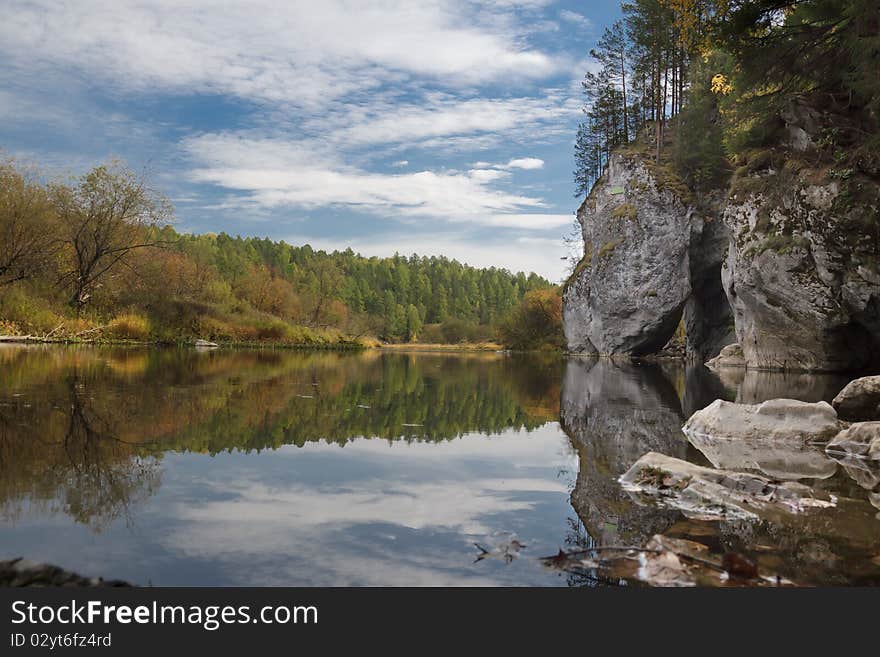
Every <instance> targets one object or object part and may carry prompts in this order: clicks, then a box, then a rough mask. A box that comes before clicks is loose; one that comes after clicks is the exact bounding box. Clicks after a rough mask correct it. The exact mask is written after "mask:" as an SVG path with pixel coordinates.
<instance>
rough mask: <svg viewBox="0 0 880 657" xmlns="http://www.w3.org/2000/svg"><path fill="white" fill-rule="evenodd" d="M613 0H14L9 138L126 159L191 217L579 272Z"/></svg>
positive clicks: (30, 145) (221, 227) (62, 154)
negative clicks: (591, 138)
mask: <svg viewBox="0 0 880 657" xmlns="http://www.w3.org/2000/svg"><path fill="white" fill-rule="evenodd" d="M618 14H619V8H618V3H617V2H616V1H611V0H602V1H601V2H566V1H557V2H554V1H553V0H486V1H483V2H475V1H470V0H425V1H417V0H381V1H380V0H376V1H371V0H359V1H351V0H321V1H320V2H318V1H316V0H304V1H301V0H283V1H277V2H268V1H266V2H259V3H258V2H239V1H235V0H224V1H222V2H220V1H208V0H151V1H149V2H147V1H134V0H113V1H106V2H99V1H97V0H96V1H92V0H76V1H75V2H60V1H59V0H27V1H24V0H22V1H19V0H3V21H0V58H2V66H0V151H2V153H3V154H5V155H6V156H12V157H14V158H16V159H18V160H20V161H22V162H25V163H28V164H31V165H36V166H38V167H39V168H40V169H41V170H43V171H44V172H45V173H46V175H49V176H66V175H78V174H80V173H82V172H84V171H86V170H88V169H89V168H91V167H93V166H95V165H97V164H101V163H103V162H107V161H108V160H111V159H122V160H124V161H125V162H126V163H127V164H128V165H129V166H130V167H132V168H133V169H134V170H136V171H139V172H144V174H145V175H146V176H147V177H148V179H149V180H150V181H151V183H152V185H153V186H154V187H156V188H158V189H159V190H161V191H162V192H163V193H164V194H165V195H166V196H168V198H170V199H171V201H172V202H173V204H174V207H175V215H176V224H175V225H176V228H177V229H178V230H181V231H185V232H195V233H203V232H220V231H225V232H227V233H230V234H240V235H243V236H246V235H253V236H259V237H264V236H268V237H270V238H272V239H277V240H281V239H283V240H285V241H287V242H288V243H291V244H305V243H308V244H311V245H312V246H313V247H314V248H320V249H326V250H332V249H340V250H343V249H345V248H348V247H351V248H352V249H354V250H355V251H358V252H360V253H363V254H365V255H378V256H388V255H393V254H394V253H395V252H399V253H401V254H406V255H409V254H411V253H418V254H420V255H445V256H447V257H450V258H455V259H457V260H459V261H462V262H466V263H468V264H472V265H475V266H496V267H504V268H506V269H510V270H512V271H519V270H524V271H535V272H537V273H539V274H541V275H543V276H546V277H548V278H550V279H551V280H554V281H558V280H560V279H561V278H562V277H563V276H564V275H565V272H566V271H567V269H568V267H569V264H568V263H569V261H568V260H564V259H563V257H564V256H567V255H569V257H570V254H569V251H570V248H571V247H569V246H566V244H565V241H564V238H565V237H566V236H567V235H571V234H572V226H573V222H574V211H575V210H576V208H577V206H578V204H579V200H578V199H576V198H575V197H574V196H573V192H574V184H573V182H572V170H573V167H574V164H573V144H574V137H575V132H576V127H577V123H578V121H579V119H580V115H581V106H582V104H583V98H582V95H581V87H580V80H581V79H582V78H583V76H584V73H585V72H586V71H587V70H588V67H589V66H590V64H589V61H588V58H587V53H588V52H589V49H590V48H591V47H592V46H593V44H594V42H595V40H596V38H597V37H598V36H599V35H600V34H601V31H602V29H604V27H605V26H607V25H609V24H610V23H611V22H612V21H613V20H615V19H616V18H617V16H618Z"/></svg>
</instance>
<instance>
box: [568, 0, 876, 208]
mask: <svg viewBox="0 0 880 657" xmlns="http://www.w3.org/2000/svg"><path fill="white" fill-rule="evenodd" d="M621 8H622V12H623V18H622V19H621V20H620V21H618V22H616V23H615V24H614V25H612V26H611V27H609V28H607V29H606V30H605V32H604V34H603V35H602V37H601V39H600V40H599V41H598V43H597V46H596V48H594V49H593V50H592V51H591V55H592V57H593V59H594V60H595V62H596V63H597V64H598V70H597V72H595V73H589V74H587V75H586V77H585V79H584V81H583V91H584V94H585V105H584V120H583V121H582V122H581V124H580V126H579V130H578V134H577V140H576V146H575V162H576V166H575V171H574V180H575V188H576V194H577V195H579V196H580V195H583V194H586V193H589V191H590V190H591V188H592V186H593V184H594V183H595V182H596V180H597V179H598V178H599V176H600V175H601V174H602V171H603V169H604V167H605V164H606V163H607V161H608V158H609V156H610V154H611V152H612V151H613V150H614V149H615V148H621V147H629V145H630V144H631V143H633V142H635V141H636V140H637V138H638V141H639V145H640V148H643V149H645V150H649V154H650V156H651V158H652V159H653V161H654V163H655V165H662V166H665V168H663V169H662V170H661V171H660V172H659V173H665V174H667V177H668V178H670V179H671V180H672V182H676V183H684V184H685V185H686V186H687V187H688V188H689V189H690V190H695V191H700V190H701V189H708V188H717V187H720V186H722V185H723V183H726V182H727V181H728V180H729V178H730V177H731V176H732V175H734V174H737V175H738V174H740V173H742V174H747V173H749V172H750V171H752V170H754V169H755V167H756V166H757V167H760V166H764V165H766V164H767V161H768V158H770V157H772V152H771V149H772V147H773V146H774V145H775V144H777V143H778V142H779V141H780V133H781V132H782V131H783V130H784V126H785V124H784V120H783V118H784V115H785V114H786V112H791V111H797V110H795V109H794V108H793V103H794V101H796V103H797V105H798V106H799V107H800V108H801V110H800V111H812V112H815V113H817V114H820V115H822V116H823V117H824V123H823V125H822V126H817V130H819V131H820V132H821V135H819V139H818V142H819V145H820V148H819V149H818V152H817V156H818V157H819V158H820V159H821V160H822V161H823V162H824V163H827V164H828V165H829V166H830V167H831V173H832V175H834V176H835V177H837V178H839V179H841V180H842V181H844V182H847V181H853V180H854V179H855V178H856V177H857V176H858V175H865V176H869V177H873V178H876V177H877V176H878V175H880V129H878V119H880V117H878V110H880V106H878V103H880V73H878V72H880V5H878V3H877V2H876V0H632V1H630V2H624V3H623V4H622V5H621ZM804 108H806V109H804ZM646 145H647V148H645V147H646ZM646 154H648V153H646ZM781 164H783V163H780V165H781ZM814 164H815V163H814Z"/></svg>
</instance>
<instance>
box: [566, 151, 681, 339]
mask: <svg viewBox="0 0 880 657" xmlns="http://www.w3.org/2000/svg"><path fill="white" fill-rule="evenodd" d="M693 220H694V218H693V212H692V211H691V210H690V209H689V207H688V206H687V205H686V204H685V202H683V201H682V199H681V198H680V197H679V196H678V195H676V194H675V193H674V192H673V191H670V190H669V189H665V188H664V187H663V186H661V185H658V183H657V181H656V179H655V177H654V175H653V174H652V172H651V171H650V170H649V168H648V166H647V164H646V163H645V162H644V161H643V160H642V159H641V158H640V157H639V156H635V155H625V154H623V153H615V154H613V155H612V156H611V159H610V161H609V163H608V166H607V168H606V171H605V173H604V174H603V176H602V178H601V179H600V181H599V182H598V183H597V184H596V185H595V186H594V187H593V190H592V191H591V193H590V195H589V196H588V197H587V199H586V200H585V201H584V203H583V204H582V205H581V207H580V209H579V210H578V221H579V222H580V224H581V228H582V230H583V238H584V257H583V259H582V260H581V262H580V263H579V265H578V268H577V269H576V271H575V273H574V274H573V275H572V277H571V279H570V280H569V282H568V283H567V285H566V288H565V291H564V293H563V322H564V327H565V334H566V338H567V341H568V347H569V351H572V352H574V353H587V354H595V353H601V354H609V355H615V354H621V355H634V356H639V355H645V354H651V353H655V352H657V351H659V350H660V349H662V348H663V346H664V345H665V344H666V343H667V342H668V341H669V339H670V338H671V337H672V335H673V334H674V333H675V329H676V328H677V327H678V324H679V322H680V320H681V317H682V312H683V310H684V306H685V303H686V302H687V300H688V298H689V297H690V294H691V284H690V260H689V244H690V236H691V224H692V222H693Z"/></svg>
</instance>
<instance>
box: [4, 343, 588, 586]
mask: <svg viewBox="0 0 880 657" xmlns="http://www.w3.org/2000/svg"><path fill="white" fill-rule="evenodd" d="M561 367H562V361H561V360H560V359H558V358H549V359H548V358H540V359H535V358H508V357H503V356H500V355H495V354H488V355H476V356H473V357H464V358H463V357H450V356H445V355H431V354H420V355H401V354H381V353H378V352H367V353H364V354H354V355H352V354H337V353H309V354H300V353H292V352H259V351H250V352H231V353H229V352H211V353H198V352H194V351H189V350H168V351H142V350H105V349H21V348H17V349H4V350H2V351H0V372H2V374H3V376H2V377H0V432H2V433H0V444H2V448H0V480H2V482H3V488H2V490H0V492H2V498H0V506H2V509H3V519H4V523H3V525H2V526H0V536H2V543H3V545H4V551H10V552H11V554H10V556H13V554H15V555H18V554H24V555H27V556H28V557H29V558H32V559H39V560H46V561H50V562H54V563H60V564H62V565H64V566H66V567H69V568H72V569H75V570H79V571H81V572H85V573H93V574H104V575H108V576H109V575H111V574H112V575H113V576H116V577H123V578H127V579H129V580H132V581H135V582H140V583H147V582H152V583H154V584H175V585H182V584H191V585H205V584H235V585H261V584H266V585H270V584H326V585H330V584H333V585H344V584H401V585H402V584H473V585H478V584H499V583H508V584H521V583H533V584H538V583H540V584H554V583H564V580H561V579H560V578H559V576H558V575H556V574H555V573H550V572H547V571H545V570H544V569H542V568H541V567H540V566H538V564H537V563H536V561H535V560H534V559H525V558H521V559H517V560H514V561H512V562H511V563H509V564H508V563H504V562H499V561H497V560H490V559H485V560H483V561H481V562H480V563H478V564H474V555H475V553H476V548H474V546H473V543H474V542H475V541H479V542H480V543H481V544H483V545H490V546H491V545H492V544H493V543H494V542H498V541H501V540H503V535H510V536H518V537H520V538H521V540H522V541H523V542H524V543H526V544H527V545H528V548H529V550H530V551H531V552H532V554H534V555H539V554H541V553H543V552H545V551H547V550H553V549H555V548H556V547H557V545H558V538H557V537H558V534H559V528H560V527H561V526H564V523H565V521H566V519H567V518H568V517H569V516H570V515H571V513H570V507H569V505H568V495H569V490H570V487H571V483H572V481H573V478H574V473H573V468H574V467H575V466H576V460H575V459H574V456H573V453H572V452H571V449H570V447H569V446H568V443H567V440H565V437H564V436H563V435H562V434H561V433H560V432H559V430H558V428H557V425H556V422H555V420H556V419H557V417H558V407H559V386H560V380H561ZM341 446H344V447H345V449H340V447H341Z"/></svg>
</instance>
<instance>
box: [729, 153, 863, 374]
mask: <svg viewBox="0 0 880 657" xmlns="http://www.w3.org/2000/svg"><path fill="white" fill-rule="evenodd" d="M753 157H755V158H761V159H762V160H763V159H766V162H761V163H760V164H758V165H756V166H754V169H755V170H754V171H752V172H750V173H747V172H744V173H742V174H740V175H738V176H737V178H735V179H734V184H733V187H732V189H731V193H730V197H729V200H728V202H727V204H726V207H725V209H724V223H725V224H726V225H727V226H728V228H729V230H730V241H729V244H728V252H727V257H726V259H725V262H724V266H723V268H722V283H723V285H724V289H725V292H726V293H727V297H728V299H729V300H730V303H731V306H732V307H733V311H734V316H735V323H736V334H737V339H738V341H739V343H740V345H741V346H742V350H743V355H744V357H745V361H746V366H747V367H750V368H768V369H777V368H778V369H803V370H819V371H821V370H825V371H845V370H860V369H866V368H872V367H876V366H878V364H880V273H878V268H877V265H878V245H880V226H878V211H880V187H878V185H877V184H876V183H875V182H873V181H871V180H869V179H866V178H859V177H858V176H856V175H854V174H852V173H851V172H843V173H840V172H836V171H834V170H829V169H828V168H820V167H814V166H810V165H809V164H808V163H806V162H805V154H800V153H797V152H794V151H789V152H786V151H781V152H776V153H775V154H774V155H773V156H772V157H767V156H763V157H762V156H761V154H756V155H754V156H753ZM749 166H750V165H748V164H746V165H743V168H747V167H749ZM841 176H850V179H848V180H844V179H843V178H842V177H841Z"/></svg>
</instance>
